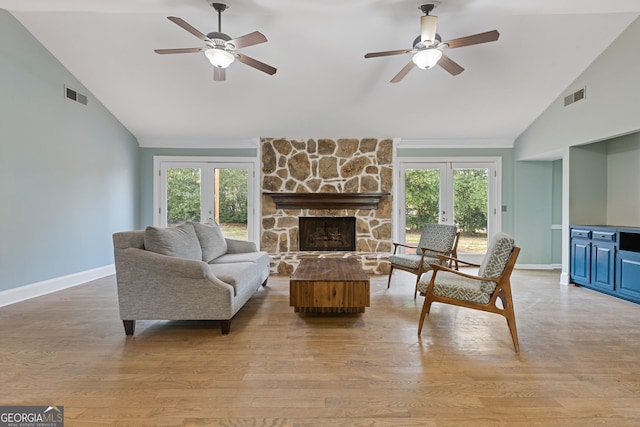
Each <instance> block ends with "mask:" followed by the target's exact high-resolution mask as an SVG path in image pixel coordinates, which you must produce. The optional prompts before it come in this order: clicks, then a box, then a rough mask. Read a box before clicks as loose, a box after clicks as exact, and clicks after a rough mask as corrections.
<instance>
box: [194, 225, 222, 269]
mask: <svg viewBox="0 0 640 427" xmlns="http://www.w3.org/2000/svg"><path fill="white" fill-rule="evenodd" d="M191 224H193V228H194V229H195V230H196V235H197V236H198V240H200V247H201V248H202V260H203V261H204V262H211V261H212V260H214V259H216V258H218V257H220V256H222V255H224V254H226V253H227V241H226V240H225V239H224V234H222V230H221V229H220V227H219V226H218V224H216V223H215V222H209V223H207V224H202V223H200V222H192V223H191Z"/></svg>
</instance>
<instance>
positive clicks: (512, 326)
mask: <svg viewBox="0 0 640 427" xmlns="http://www.w3.org/2000/svg"><path fill="white" fill-rule="evenodd" d="M505 318H506V319H507V325H509V331H510V332H511V339H512V340H513V348H515V350H516V353H520V343H519V342H518V331H517V330H516V319H515V317H513V316H505Z"/></svg>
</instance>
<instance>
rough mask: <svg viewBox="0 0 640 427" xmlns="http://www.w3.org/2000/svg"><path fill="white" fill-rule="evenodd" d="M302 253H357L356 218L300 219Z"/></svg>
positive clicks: (299, 233)
mask: <svg viewBox="0 0 640 427" xmlns="http://www.w3.org/2000/svg"><path fill="white" fill-rule="evenodd" d="M298 225H299V230H298V236H299V237H298V239H299V242H298V243H299V248H300V250H301V251H355V250H356V218H355V217H352V216H340V217H332V216H323V217H307V216H303V217H300V218H298Z"/></svg>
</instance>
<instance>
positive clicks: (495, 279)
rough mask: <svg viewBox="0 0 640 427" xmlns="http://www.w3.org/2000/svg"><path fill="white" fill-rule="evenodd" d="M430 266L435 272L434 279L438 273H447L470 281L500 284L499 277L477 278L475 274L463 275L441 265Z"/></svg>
mask: <svg viewBox="0 0 640 427" xmlns="http://www.w3.org/2000/svg"><path fill="white" fill-rule="evenodd" d="M429 266H430V267H431V269H432V270H433V276H432V278H433V277H435V276H436V273H437V272H438V271H446V272H447V273H453V274H455V275H457V276H462V277H466V278H468V279H474V280H482V281H490V282H496V283H498V282H499V280H500V278H499V277H481V276H475V275H473V274H466V273H462V272H461V271H459V270H454V269H453V268H451V267H447V266H444V265H441V264H429Z"/></svg>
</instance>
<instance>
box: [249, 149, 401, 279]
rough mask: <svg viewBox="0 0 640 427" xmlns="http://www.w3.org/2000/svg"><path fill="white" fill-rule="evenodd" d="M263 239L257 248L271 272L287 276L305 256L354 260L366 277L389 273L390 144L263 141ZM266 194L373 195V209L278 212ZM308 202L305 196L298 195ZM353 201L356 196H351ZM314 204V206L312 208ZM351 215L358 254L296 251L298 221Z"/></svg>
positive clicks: (328, 207)
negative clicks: (375, 200) (265, 255)
mask: <svg viewBox="0 0 640 427" xmlns="http://www.w3.org/2000/svg"><path fill="white" fill-rule="evenodd" d="M260 146H261V160H262V176H261V182H262V230H261V231H262V233H261V235H262V237H261V244H260V246H261V249H262V250H264V251H267V252H268V253H269V254H270V256H271V259H272V262H271V272H272V273H274V274H285V275H290V274H291V273H292V272H293V270H294V269H295V267H296V266H297V265H298V263H299V262H300V259H302V258H305V257H309V256H319V257H353V258H357V259H359V260H360V261H361V263H362V266H363V268H364V269H365V271H366V272H367V273H369V274H387V273H388V271H389V266H388V260H387V258H388V254H389V253H390V251H391V246H392V242H391V195H390V192H391V188H392V182H393V174H392V164H393V159H392V153H393V143H392V141H391V139H375V138H363V139H356V138H341V139H284V138H279V139H275V138H262V139H261V144H260ZM269 193H285V194H291V193H307V194H308V195H309V196H310V200H313V195H314V194H319V193H322V194H321V196H328V194H324V193H333V194H336V195H339V196H342V197H345V196H346V197H349V194H345V193H352V194H355V195H356V196H358V197H359V196H361V195H363V194H362V193H368V194H376V196H377V197H378V198H379V202H378V203H377V208H376V207H375V206H365V207H366V209H363V208H345V209H343V208H341V207H340V205H339V204H338V205H336V204H323V205H322V206H323V208H319V207H317V206H313V207H312V208H309V207H305V206H307V205H305V204H302V205H301V206H300V207H297V208H289V206H288V208H279V207H277V206H276V202H275V201H274V198H272V197H271V196H270V195H269ZM302 197H304V198H306V196H302ZM354 198H357V197H354ZM312 205H313V204H312ZM326 216H353V217H355V218H356V251H348V252H345V251H336V252H327V251H305V252H302V251H299V248H298V232H299V228H298V218H299V217H326Z"/></svg>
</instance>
